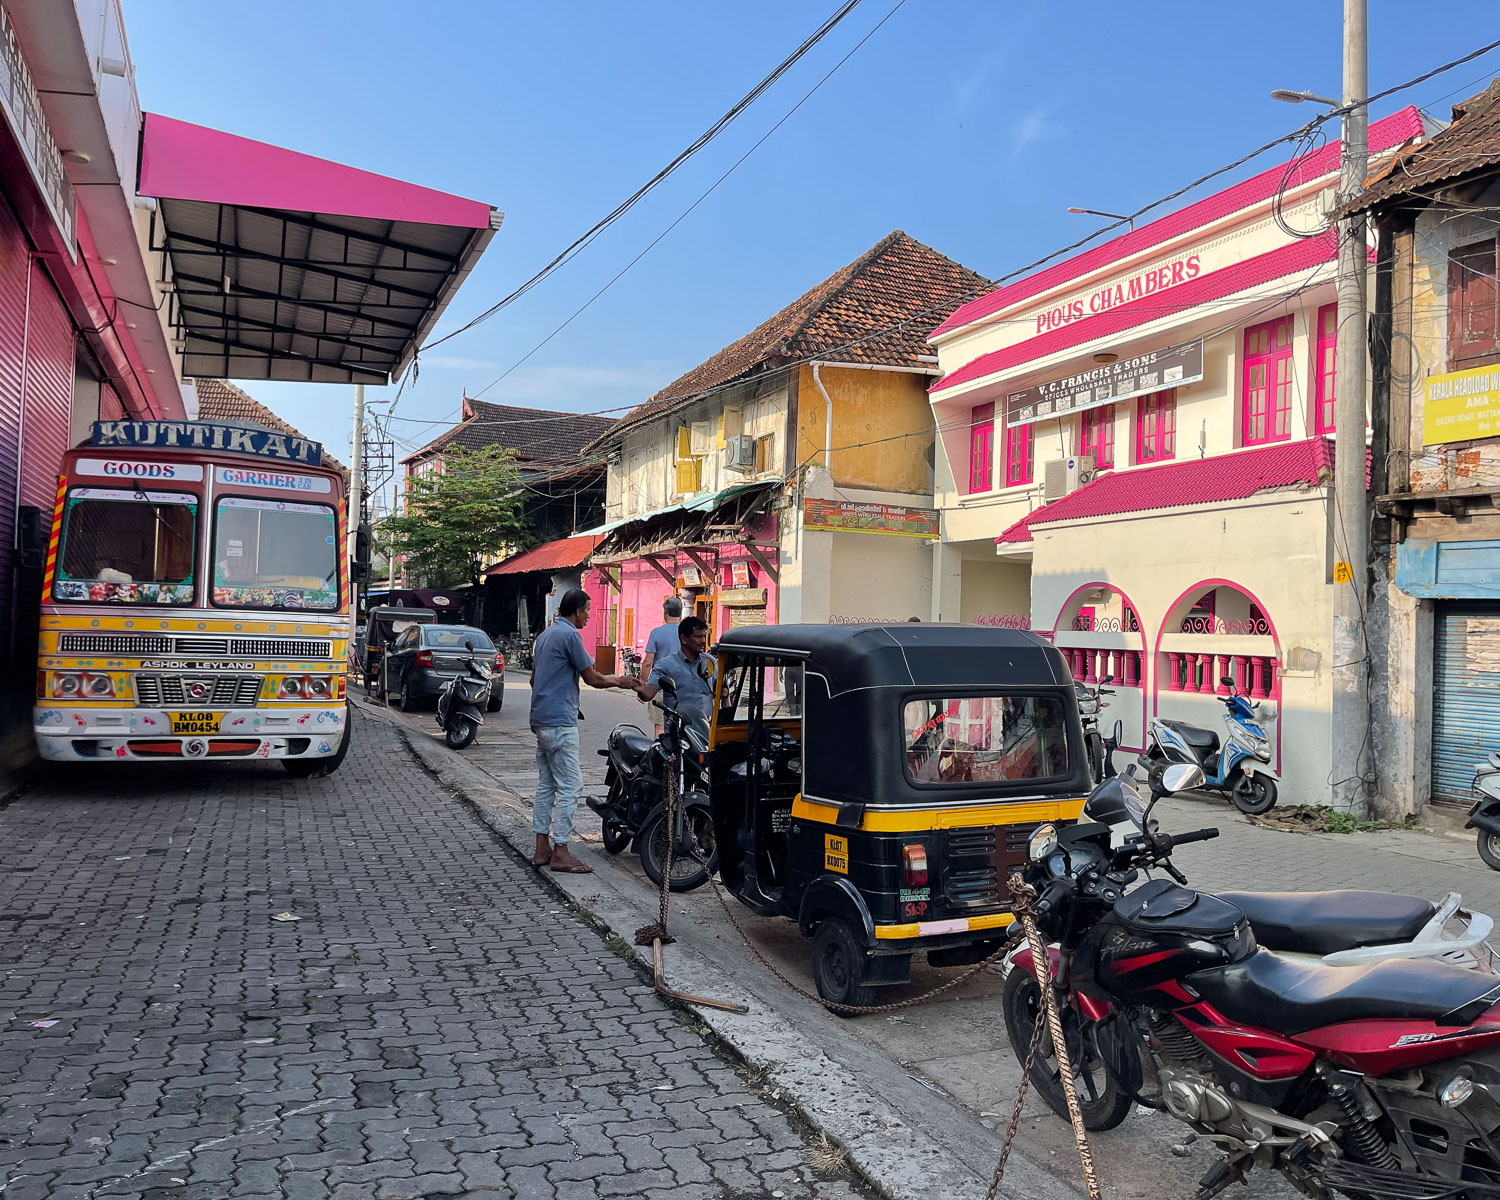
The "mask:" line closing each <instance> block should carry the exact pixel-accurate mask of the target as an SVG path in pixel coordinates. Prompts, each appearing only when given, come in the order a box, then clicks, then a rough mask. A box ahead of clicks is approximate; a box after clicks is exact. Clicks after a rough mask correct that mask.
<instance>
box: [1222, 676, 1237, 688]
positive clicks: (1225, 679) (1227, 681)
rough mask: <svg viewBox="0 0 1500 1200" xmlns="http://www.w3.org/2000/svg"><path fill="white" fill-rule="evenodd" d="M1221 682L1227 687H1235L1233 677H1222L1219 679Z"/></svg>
mask: <svg viewBox="0 0 1500 1200" xmlns="http://www.w3.org/2000/svg"><path fill="white" fill-rule="evenodd" d="M1219 682H1220V683H1222V684H1223V685H1224V686H1225V687H1233V686H1234V677H1233V676H1232V675H1222V676H1220V677H1219Z"/></svg>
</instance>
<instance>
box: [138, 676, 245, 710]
mask: <svg viewBox="0 0 1500 1200" xmlns="http://www.w3.org/2000/svg"><path fill="white" fill-rule="evenodd" d="M134 682H135V702H136V704H137V705H138V706H140V707H142V708H162V707H165V706H170V707H174V708H199V707H204V708H230V707H233V708H254V707H255V705H256V703H257V702H258V701H259V700H260V687H261V682H262V677H261V676H259V675H137V676H136V677H135V681H134ZM200 684H202V685H206V687H205V688H203V689H199V688H198V685H200ZM195 690H200V691H202V694H198V695H195V694H194V691H195Z"/></svg>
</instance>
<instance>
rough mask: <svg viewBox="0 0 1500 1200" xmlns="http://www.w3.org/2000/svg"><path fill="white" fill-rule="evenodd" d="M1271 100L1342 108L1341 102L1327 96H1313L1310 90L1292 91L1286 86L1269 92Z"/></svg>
mask: <svg viewBox="0 0 1500 1200" xmlns="http://www.w3.org/2000/svg"><path fill="white" fill-rule="evenodd" d="M1271 99H1272V100H1280V101H1281V102H1282V103H1283V104H1307V103H1311V104H1326V105H1328V107H1329V108H1342V107H1343V102H1342V101H1339V100H1330V99H1329V98H1328V97H1327V96H1315V95H1314V94H1313V93H1312V92H1292V91H1288V90H1287V89H1286V88H1277V89H1276V90H1275V91H1274V92H1272V93H1271Z"/></svg>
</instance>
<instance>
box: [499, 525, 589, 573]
mask: <svg viewBox="0 0 1500 1200" xmlns="http://www.w3.org/2000/svg"><path fill="white" fill-rule="evenodd" d="M603 540H604V535H603V534H602V533H584V534H580V535H579V536H577V537H570V538H561V539H559V540H558V541H555V542H543V543H542V544H541V545H540V546H537V547H536V548H535V549H532V550H528V551H526V552H525V553H524V554H517V555H516V556H515V557H514V558H508V559H506V560H505V561H504V562H503V563H501V564H500V565H499V566H497V567H491V568H490V569H489V570H488V571H486V572H485V574H487V575H520V574H523V573H525V572H526V571H566V570H568V569H569V568H571V567H581V566H582V565H583V564H584V563H586V562H587V561H588V558H589V555H590V554H592V553H593V552H594V547H595V546H597V545H598V544H599V543H600V542H602V541H603Z"/></svg>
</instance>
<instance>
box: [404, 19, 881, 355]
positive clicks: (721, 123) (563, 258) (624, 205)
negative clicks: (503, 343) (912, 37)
mask: <svg viewBox="0 0 1500 1200" xmlns="http://www.w3.org/2000/svg"><path fill="white" fill-rule="evenodd" d="M859 3H860V0H845V2H844V3H843V4H842V5H840V6H839V8H838V10H837V11H836V12H835V13H834V14H833V15H832V16H831V17H829V18H828V19H827V20H826V21H824V22H823V23H822V24H821V25H819V26H818V27H817V29H815V30H813V32H812V33H811V34H810V35H809V36H808V37H807V38H805V39H804V40H803V41H802V43H801V44H800V45H798V46H797V48H796V49H795V50H793V51H792V52H791V53H790V54H788V55H787V56H786V57H785V58H783V59H782V60H781V62H779V63H777V64H776V66H775V68H773V69H772V71H771V73H770V74H769V75H767V76H765V78H763V79H762V80H761V81H760V82H759V83H757V84H756V85H755V86H754V87H753V88H751V89H750V90H749V91H748V92H746V93H745V95H744V96H742V97H741V98H740V100H739V102H738V103H736V104H735V105H734V107H733V108H731V109H730V110H729V111H728V112H726V113H725V114H724V115H723V116H721V117H720V118H719V119H718V120H717V121H715V122H714V123H713V124H712V125H710V126H709V127H708V128H707V129H705V130H704V131H703V132H702V133H701V134H699V135H698V137H697V138H696V139H695V140H694V141H693V142H692V143H691V144H690V145H689V146H688V147H687V149H685V150H683V151H682V152H681V153H680V154H678V155H677V157H676V158H674V159H672V161H671V162H669V163H668V164H667V165H666V166H665V167H663V168H662V169H661V170H660V171H658V172H657V173H656V174H655V175H653V176H652V177H651V178H650V179H648V180H647V181H646V182H645V183H643V184H642V185H641V186H640V187H638V188H637V189H636V190H635V191H634V192H632V193H631V194H630V195H629V196H628V197H626V198H625V199H624V200H622V201H621V202H620V203H619V204H617V205H616V206H615V207H614V208H613V209H612V210H611V211H610V212H609V213H608V214H606V215H605V216H604V217H603V218H602V219H600V220H599V221H598V222H596V223H595V224H594V225H593V226H591V227H590V228H589V229H588V230H587V231H586V232H585V233H583V234H581V235H580V236H578V237H577V238H575V239H574V240H573V241H572V242H570V243H569V244H568V246H567V247H566V248H565V249H564V250H563V251H562V252H561V253H560V254H558V255H557V257H555V258H554V259H553V260H552V261H551V262H549V263H548V264H547V265H546V266H545V267H543V268H542V269H541V270H540V271H538V272H537V273H536V274H535V275H533V276H532V277H531V278H530V279H528V280H526V282H525V283H523V284H521V286H520V287H518V288H516V289H515V291H513V292H511V293H510V294H509V295H507V296H504V297H502V298H501V299H500V300H498V301H496V302H495V303H494V304H492V305H490V307H489V308H487V309H485V310H484V311H483V312H482V313H480V314H479V315H478V316H477V317H474V318H473V319H472V320H470V321H468V322H467V323H465V324H463V325H460V326H459V327H458V328H457V329H455V330H453V331H452V332H451V333H446V334H444V335H443V336H442V337H440V338H437V339H436V340H435V341H431V342H428V343H427V345H426V346H424V347H422V349H423V350H431V349H432V348H433V347H435V346H441V345H442V344H443V343H444V342H446V341H448V340H449V339H450V338H455V337H457V336H458V335H459V334H461V333H465V332H467V331H468V330H470V329H473V328H474V326H476V325H478V324H480V323H482V322H484V321H488V320H489V319H490V318H491V317H493V316H494V315H495V314H496V313H497V312H499V311H500V310H501V309H502V308H504V307H505V306H506V305H508V304H510V303H511V302H512V301H514V300H517V299H519V298H520V297H521V296H524V295H525V294H526V293H527V292H529V291H530V290H531V289H532V288H534V287H535V286H536V285H537V284H538V283H540V282H541V281H542V280H543V279H545V278H546V277H547V276H548V275H550V274H551V273H552V272H553V271H555V270H557V269H558V268H559V267H561V266H563V265H564V264H566V263H567V262H569V261H570V260H571V259H573V258H574V257H576V256H577V255H578V254H579V253H581V252H582V251H583V250H584V249H585V248H586V247H587V246H588V245H589V243H590V242H592V241H593V240H594V239H595V238H597V237H598V236H599V235H600V234H601V233H603V232H604V231H605V230H606V229H608V228H609V227H610V226H611V225H613V224H614V223H615V222H616V221H618V220H619V219H620V218H621V217H622V216H624V215H625V214H626V213H627V212H629V211H630V210H631V209H632V208H634V207H635V206H636V205H637V204H638V203H640V201H641V200H642V199H644V198H645V197H646V196H647V195H648V194H649V193H650V192H651V191H652V190H653V189H654V188H656V187H657V186H658V185H659V184H661V183H662V181H663V180H665V179H666V178H667V176H669V175H671V174H672V172H673V171H675V170H677V168H678V167H680V166H682V165H683V164H684V163H685V162H687V161H688V159H690V158H692V157H693V155H695V154H697V153H698V152H699V151H700V150H702V149H703V148H704V147H705V146H707V145H708V144H709V143H710V142H711V141H713V140H714V138H716V137H718V136H719V134H721V133H723V132H724V130H725V129H726V128H728V127H729V125H730V123H731V122H732V121H733V120H734V119H735V118H736V117H738V116H739V115H740V114H741V113H743V112H744V111H745V110H746V109H747V108H749V107H750V106H751V105H752V104H754V103H755V101H756V100H758V99H759V98H760V97H761V95H762V94H763V93H764V92H765V91H766V90H767V89H768V88H770V87H771V86H772V85H773V84H774V83H775V82H776V81H777V80H778V79H780V78H781V77H782V76H783V75H785V74H786V73H787V72H788V71H790V70H791V69H792V67H794V66H795V65H796V64H797V63H798V62H799V61H800V60H801V59H802V57H803V56H804V55H806V54H807V52H808V51H809V50H811V49H812V48H813V47H814V46H816V45H817V44H818V43H819V42H820V41H822V40H823V39H824V38H825V37H827V36H828V34H829V33H831V32H832V31H833V29H834V27H835V26H837V25H838V24H839V22H840V21H842V20H843V19H844V18H845V17H847V16H848V15H849V14H850V13H851V12H853V11H854V9H855V7H856V6H857V5H858V4H859Z"/></svg>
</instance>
